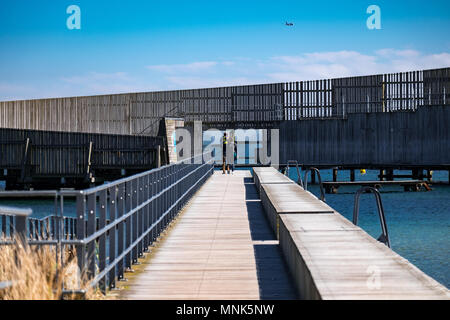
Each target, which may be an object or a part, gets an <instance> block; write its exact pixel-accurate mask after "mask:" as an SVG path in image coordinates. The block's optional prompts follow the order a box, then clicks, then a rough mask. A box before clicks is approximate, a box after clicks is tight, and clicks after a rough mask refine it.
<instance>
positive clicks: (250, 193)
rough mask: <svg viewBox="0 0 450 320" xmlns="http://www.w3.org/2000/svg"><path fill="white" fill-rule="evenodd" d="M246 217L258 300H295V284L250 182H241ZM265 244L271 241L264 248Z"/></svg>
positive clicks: (249, 180)
mask: <svg viewBox="0 0 450 320" xmlns="http://www.w3.org/2000/svg"><path fill="white" fill-rule="evenodd" d="M244 183H245V196H246V203H247V214H248V221H249V225H250V233H251V237H252V240H253V241H254V242H260V243H254V245H253V250H254V254H255V261H256V270H257V276H258V284H259V291H260V297H261V299H263V300H292V299H298V293H297V291H296V289H295V287H294V285H293V283H294V281H293V280H292V277H291V275H290V273H289V270H288V268H287V266H286V263H285V261H284V258H283V255H282V252H281V248H280V246H279V245H278V243H277V242H276V241H277V239H276V237H275V234H274V232H273V231H272V229H271V227H270V225H269V222H268V221H267V218H266V216H265V214H264V209H263V207H262V204H261V201H259V195H258V192H257V190H256V187H255V185H254V183H253V179H252V178H244ZM265 241H270V242H268V243H267V244H265V243H264V242H265Z"/></svg>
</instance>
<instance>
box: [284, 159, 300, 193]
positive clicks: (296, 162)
mask: <svg viewBox="0 0 450 320" xmlns="http://www.w3.org/2000/svg"><path fill="white" fill-rule="evenodd" d="M290 164H294V165H295V167H296V168H297V176H298V179H297V184H298V185H299V186H300V187H302V188H303V181H302V176H301V175H300V167H299V165H298V161H297V160H289V161H288V162H287V176H288V177H289V169H290Z"/></svg>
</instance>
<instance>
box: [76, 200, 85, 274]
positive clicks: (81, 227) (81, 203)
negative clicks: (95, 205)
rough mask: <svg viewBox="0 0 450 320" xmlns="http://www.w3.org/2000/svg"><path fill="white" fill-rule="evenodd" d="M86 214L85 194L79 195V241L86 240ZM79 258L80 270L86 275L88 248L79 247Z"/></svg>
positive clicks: (82, 245) (81, 245)
mask: <svg viewBox="0 0 450 320" xmlns="http://www.w3.org/2000/svg"><path fill="white" fill-rule="evenodd" d="M85 214H86V197H85V196H84V194H79V195H78V196H77V239H78V240H82V239H84V238H85V236H86V233H85V228H86V224H85ZM76 249H77V258H78V268H79V269H80V272H81V273H82V276H83V275H84V274H83V273H84V270H85V266H86V246H85V245H84V244H80V245H77V247H76Z"/></svg>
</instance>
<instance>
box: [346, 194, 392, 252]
mask: <svg viewBox="0 0 450 320" xmlns="http://www.w3.org/2000/svg"><path fill="white" fill-rule="evenodd" d="M362 193H373V194H374V195H375V199H376V201H377V207H378V216H379V217H380V224H381V231H382V233H381V235H380V237H379V238H378V239H377V240H378V241H380V242H382V243H384V244H385V245H387V246H388V247H389V248H390V247H391V242H390V241H389V233H388V229H387V224H386V218H385V216H384V209H383V203H382V202H381V194H380V191H378V190H377V189H376V188H373V187H362V188H361V189H359V190H358V191H357V192H356V194H355V206H354V208H353V224H354V225H355V226H357V225H358V216H359V203H360V197H361V194H362Z"/></svg>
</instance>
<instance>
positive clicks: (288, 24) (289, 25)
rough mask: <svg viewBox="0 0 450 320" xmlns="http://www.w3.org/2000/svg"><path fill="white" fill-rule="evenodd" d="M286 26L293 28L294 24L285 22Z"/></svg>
mask: <svg viewBox="0 0 450 320" xmlns="http://www.w3.org/2000/svg"><path fill="white" fill-rule="evenodd" d="M286 25H287V26H288V27H292V26H294V24H293V23H292V22H287V21H286Z"/></svg>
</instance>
